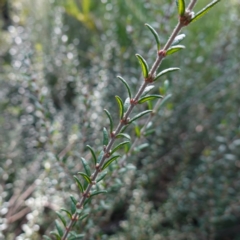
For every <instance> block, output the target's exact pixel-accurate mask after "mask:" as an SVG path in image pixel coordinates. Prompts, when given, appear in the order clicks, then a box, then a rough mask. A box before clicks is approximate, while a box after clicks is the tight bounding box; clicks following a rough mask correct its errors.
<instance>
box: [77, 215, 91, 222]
mask: <svg viewBox="0 0 240 240" xmlns="http://www.w3.org/2000/svg"><path fill="white" fill-rule="evenodd" d="M88 215H89V213H86V214H84V215H82V216H81V217H80V218H79V221H82V220H83V219H84V218H86V217H87V216H88Z"/></svg>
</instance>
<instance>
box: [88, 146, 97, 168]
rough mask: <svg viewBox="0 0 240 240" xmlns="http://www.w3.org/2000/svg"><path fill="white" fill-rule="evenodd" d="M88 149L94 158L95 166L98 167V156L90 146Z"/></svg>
mask: <svg viewBox="0 0 240 240" xmlns="http://www.w3.org/2000/svg"><path fill="white" fill-rule="evenodd" d="M86 147H87V148H88V149H89V150H90V152H91V154H92V157H93V161H94V164H95V165H96V164H97V158H96V154H95V152H94V150H93V148H92V147H91V146H89V145H87V146H86Z"/></svg>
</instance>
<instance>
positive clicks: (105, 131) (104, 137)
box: [103, 128, 109, 146]
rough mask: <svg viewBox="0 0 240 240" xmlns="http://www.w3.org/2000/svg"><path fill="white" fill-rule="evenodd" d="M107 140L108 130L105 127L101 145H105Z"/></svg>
mask: <svg viewBox="0 0 240 240" xmlns="http://www.w3.org/2000/svg"><path fill="white" fill-rule="evenodd" d="M108 141H109V137H108V131H107V129H106V128H103V146H107V144H108Z"/></svg>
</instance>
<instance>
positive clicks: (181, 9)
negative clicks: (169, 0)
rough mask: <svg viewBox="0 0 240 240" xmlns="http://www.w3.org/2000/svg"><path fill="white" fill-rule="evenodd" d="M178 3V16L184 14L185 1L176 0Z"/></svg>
mask: <svg viewBox="0 0 240 240" xmlns="http://www.w3.org/2000/svg"><path fill="white" fill-rule="evenodd" d="M177 3H178V4H177V5H178V14H179V16H181V17H182V16H184V14H185V1H184V0H177Z"/></svg>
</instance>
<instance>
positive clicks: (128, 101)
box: [124, 97, 131, 112]
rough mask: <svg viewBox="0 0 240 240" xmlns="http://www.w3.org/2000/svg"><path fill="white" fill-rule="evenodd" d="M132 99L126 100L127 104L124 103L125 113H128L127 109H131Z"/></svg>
mask: <svg viewBox="0 0 240 240" xmlns="http://www.w3.org/2000/svg"><path fill="white" fill-rule="evenodd" d="M130 104H131V103H130V98H129V97H128V98H126V100H125V102H124V111H125V112H126V111H127V109H128V108H129V106H130Z"/></svg>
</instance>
